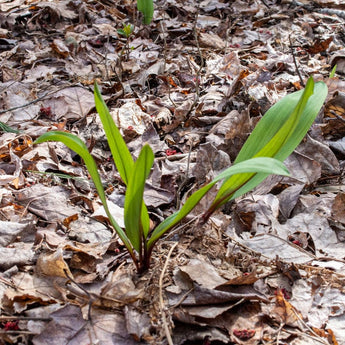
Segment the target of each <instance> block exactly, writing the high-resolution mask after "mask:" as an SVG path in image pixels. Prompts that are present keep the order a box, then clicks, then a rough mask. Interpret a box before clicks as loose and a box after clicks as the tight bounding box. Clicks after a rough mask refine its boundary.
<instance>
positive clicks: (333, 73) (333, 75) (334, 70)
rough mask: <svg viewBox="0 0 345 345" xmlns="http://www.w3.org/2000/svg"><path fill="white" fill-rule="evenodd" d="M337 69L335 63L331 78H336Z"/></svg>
mask: <svg viewBox="0 0 345 345" xmlns="http://www.w3.org/2000/svg"><path fill="white" fill-rule="evenodd" d="M336 71H337V65H334V67H333V68H332V71H331V73H330V74H329V77H330V78H334V77H335V72H336Z"/></svg>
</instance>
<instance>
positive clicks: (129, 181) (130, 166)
mask: <svg viewBox="0 0 345 345" xmlns="http://www.w3.org/2000/svg"><path fill="white" fill-rule="evenodd" d="M94 95H95V103H96V109H97V112H98V114H99V116H100V118H101V121H102V124H103V127H104V131H105V134H106V137H107V140H108V143H109V147H110V150H111V153H112V156H113V159H114V163H115V165H116V167H117V170H118V172H119V174H120V176H121V179H122V180H123V182H124V184H125V185H126V187H127V189H126V195H125V203H124V223H125V229H122V228H121V227H120V226H119V225H118V223H117V222H116V220H115V219H114V218H113V216H112V215H111V213H110V211H109V208H108V205H107V200H106V195H105V192H104V189H103V186H102V181H101V178H100V175H99V174H98V171H97V165H96V163H95V161H94V159H93V158H92V156H91V154H90V153H89V151H88V149H87V147H86V145H85V144H84V143H83V142H82V141H81V140H80V139H79V138H78V137H77V136H75V135H73V134H71V133H67V132H57V131H54V132H48V133H45V134H43V135H42V136H40V137H39V138H38V139H37V140H36V141H35V143H36V144H38V143H41V142H45V141H51V140H52V141H60V142H62V143H64V144H65V145H67V146H68V147H69V148H70V149H71V150H73V151H75V152H76V153H77V154H79V155H80V156H81V157H82V158H83V160H84V162H85V165H86V167H87V169H88V171H89V174H90V176H91V177H92V179H93V182H94V184H95V187H96V189H97V192H98V195H99V197H100V199H101V201H102V203H103V206H104V209H105V211H106V214H107V216H108V218H109V221H110V223H111V225H112V226H113V228H114V229H115V231H116V233H117V234H118V236H119V237H120V239H121V240H122V242H123V243H124V245H125V246H126V248H127V250H128V252H129V254H130V256H131V257H132V259H133V262H134V264H135V266H136V268H137V271H138V272H139V273H141V272H144V271H145V270H147V269H148V268H149V266H150V257H151V253H152V249H153V247H154V245H155V243H156V242H157V241H158V239H160V238H161V237H162V236H163V235H164V234H165V233H166V232H167V231H169V230H170V229H172V228H173V227H174V226H176V225H177V224H178V223H179V222H181V221H182V220H183V219H184V218H185V217H186V216H187V215H188V214H189V213H190V212H191V211H192V210H193V208H194V207H195V206H196V205H197V204H198V203H199V201H200V200H201V199H202V198H203V197H204V196H205V194H206V193H207V192H208V191H209V190H210V189H211V188H212V187H214V185H215V184H216V183H217V182H218V181H221V180H223V183H222V185H221V187H220V189H219V191H218V194H217V195H216V197H215V198H214V200H213V202H212V203H211V205H210V206H209V208H208V209H207V210H205V212H204V214H203V216H202V218H201V219H202V221H203V222H206V221H207V220H208V218H209V217H210V216H211V215H212V213H213V212H215V211H216V210H217V209H219V208H220V207H221V206H222V205H224V204H225V203H226V202H228V201H229V200H232V199H234V198H236V197H239V196H241V195H242V194H244V193H247V192H249V191H250V190H252V189H253V188H255V187H256V186H257V185H258V184H259V183H261V182H262V181H263V180H264V179H265V178H266V177H267V176H268V175H270V174H278V175H285V176H286V175H288V174H289V172H288V171H287V169H286V167H285V166H284V164H283V163H282V162H283V161H284V160H285V158H287V157H288V156H289V155H290V154H291V153H292V152H293V150H294V149H295V148H296V147H297V145H298V144H299V143H300V141H301V140H302V139H303V137H304V136H305V134H306V133H307V131H308V129H309V128H310V126H311V124H312V123H313V121H314V119H315V117H316V116H317V114H318V112H319V110H320V108H321V106H322V104H323V102H324V100H325V98H326V95H327V86H326V85H325V84H324V83H322V82H319V83H316V84H314V81H313V79H312V78H310V79H309V80H308V83H307V85H306V88H305V89H304V90H301V91H298V92H295V93H292V94H290V95H288V96H286V97H284V98H283V99H282V100H281V101H279V102H278V103H277V104H275V105H274V106H273V107H272V108H271V109H269V111H268V112H267V113H266V114H265V115H264V116H263V117H262V119H261V120H260V122H259V123H258V124H257V126H256V127H255V129H254V131H253V132H252V134H251V135H250V136H249V138H248V139H247V141H246V142H245V144H244V146H243V148H242V149H241V151H240V153H239V154H238V156H237V158H236V160H235V162H234V164H233V165H232V166H231V167H229V168H227V169H226V170H224V171H223V172H222V173H220V174H219V175H218V176H217V177H216V178H215V179H214V180H213V181H211V182H210V183H208V184H206V185H205V186H203V187H202V188H200V189H199V190H197V191H196V192H195V193H194V194H192V195H191V196H190V197H189V198H188V199H187V201H186V202H185V204H184V205H183V206H182V207H181V208H180V210H178V211H177V212H175V213H174V214H172V215H170V216H169V217H167V218H166V219H165V220H164V221H163V222H161V223H160V224H159V225H158V226H157V227H156V228H155V229H153V230H151V229H150V219H149V214H148V211H147V208H146V205H145V203H144V199H143V194H144V187H145V181H146V179H147V177H148V176H149V174H150V170H151V168H152V164H153V161H154V154H153V152H152V149H151V148H150V146H149V145H147V144H146V145H144V146H143V148H142V149H141V152H140V154H139V157H138V158H137V159H136V161H134V160H133V158H132V156H131V154H130V152H129V150H128V148H127V145H126V143H125V141H124V140H123V138H122V136H121V134H120V131H119V129H118V128H117V127H116V125H115V123H114V121H113V119H112V117H111V115H110V113H109V110H108V108H107V106H106V104H105V102H104V100H103V99H102V96H101V94H100V91H99V88H98V86H97V84H96V83H95V90H94Z"/></svg>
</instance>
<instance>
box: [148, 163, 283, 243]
mask: <svg viewBox="0 0 345 345" xmlns="http://www.w3.org/2000/svg"><path fill="white" fill-rule="evenodd" d="M243 173H266V174H277V175H284V176H287V175H289V172H288V170H287V169H286V167H285V165H284V164H283V163H282V162H280V161H278V160H276V159H273V158H266V157H257V158H252V159H249V160H246V161H244V162H240V163H238V164H236V165H233V166H231V167H229V168H227V169H226V170H224V171H223V172H222V173H220V174H219V175H218V176H217V177H216V178H215V179H214V180H212V181H211V182H210V183H208V184H207V185H206V186H204V187H202V188H201V189H199V190H197V191H196V192H195V193H193V194H192V195H191V196H190V197H189V198H188V199H187V201H186V203H185V204H184V205H183V206H182V208H181V209H180V210H179V211H178V212H176V213H174V214H172V215H171V216H169V217H168V218H166V219H165V220H164V221H163V222H162V223H160V224H159V225H158V226H157V227H156V229H155V230H154V231H153V233H152V235H151V237H150V239H149V241H148V248H152V246H153V245H154V243H155V242H156V241H157V240H158V239H159V238H160V237H161V236H162V235H163V234H164V233H165V232H167V231H168V230H170V229H171V228H172V227H173V226H175V225H176V224H177V223H178V222H180V221H181V220H182V219H183V218H184V217H185V216H186V215H188V214H189V213H190V212H191V211H192V210H193V208H194V207H195V206H196V205H197V204H198V202H199V201H200V200H201V199H202V198H203V196H204V195H205V194H206V193H207V192H208V191H209V190H210V189H211V188H212V187H213V186H214V185H215V184H216V183H217V182H218V181H220V180H222V179H227V178H229V177H231V176H233V175H235V176H236V175H238V174H239V175H240V174H243Z"/></svg>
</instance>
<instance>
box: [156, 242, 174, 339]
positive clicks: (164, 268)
mask: <svg viewBox="0 0 345 345" xmlns="http://www.w3.org/2000/svg"><path fill="white" fill-rule="evenodd" d="M177 245H178V242H176V243H174V244H173V246H172V247H171V248H170V250H169V253H168V255H167V259H166V260H165V264H164V266H163V269H162V272H161V275H160V277H159V308H160V312H161V314H162V319H163V326H164V330H165V336H166V338H167V341H168V344H169V345H174V343H173V341H172V338H171V335H170V331H169V326H168V323H167V320H166V315H165V306H164V300H163V278H164V274H165V271H166V269H167V267H168V263H169V260H170V256H171V254H172V252H173V251H174V249H175V247H176V246H177Z"/></svg>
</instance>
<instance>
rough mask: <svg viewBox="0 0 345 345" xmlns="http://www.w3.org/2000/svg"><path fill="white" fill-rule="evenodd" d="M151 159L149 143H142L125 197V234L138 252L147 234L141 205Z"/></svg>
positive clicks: (147, 220)
mask: <svg viewBox="0 0 345 345" xmlns="http://www.w3.org/2000/svg"><path fill="white" fill-rule="evenodd" d="M153 160H154V154H153V152H152V149H151V148H150V146H149V145H144V147H143V148H142V149H141V152H140V154H139V157H138V159H137V160H136V162H135V163H134V167H133V173H132V175H131V177H130V179H129V183H128V185H127V191H126V197H125V207H124V208H125V226H126V234H127V236H128V238H129V240H130V241H131V243H132V245H133V247H134V248H135V250H136V251H137V252H138V253H141V245H142V239H143V238H144V237H146V236H147V233H148V231H149V226H150V220H149V216H148V213H147V210H146V207H143V205H144V200H143V194H144V188H145V182H146V179H147V177H148V176H149V174H150V171H151V168H152V164H153ZM145 234H146V235H145Z"/></svg>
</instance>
